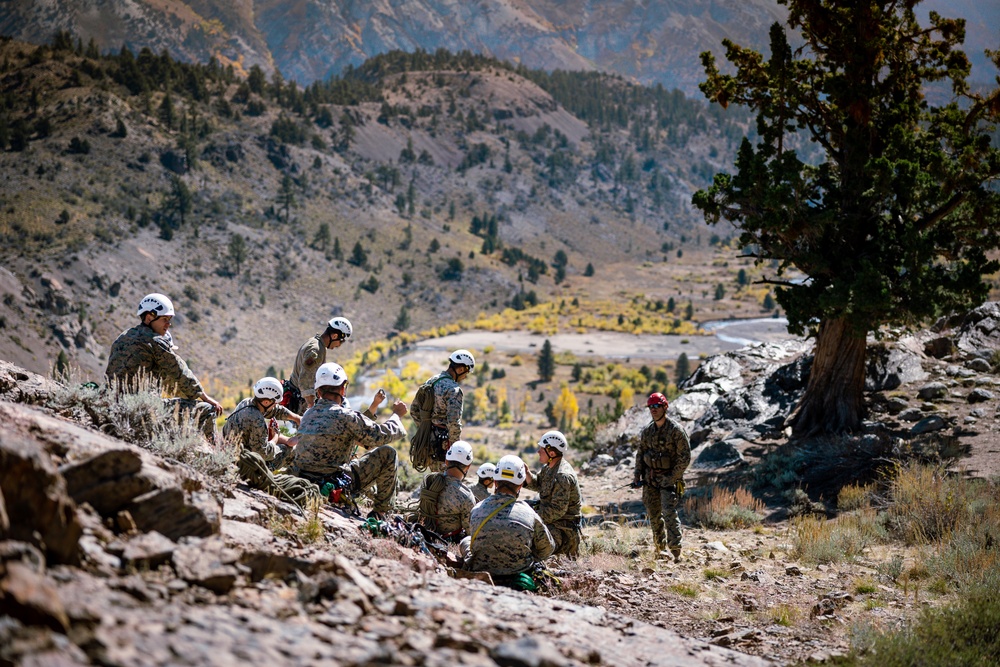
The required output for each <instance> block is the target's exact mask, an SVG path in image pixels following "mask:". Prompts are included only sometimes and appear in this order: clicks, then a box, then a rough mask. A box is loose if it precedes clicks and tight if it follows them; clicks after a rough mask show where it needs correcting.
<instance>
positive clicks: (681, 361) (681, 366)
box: [675, 352, 691, 384]
mask: <svg viewBox="0 0 1000 667" xmlns="http://www.w3.org/2000/svg"><path fill="white" fill-rule="evenodd" d="M690 375H691V362H690V361H689V360H688V356H687V352H681V356H679V357H677V373H676V376H675V377H676V378H677V384H680V383H681V382H684V380H687V379H688V377H689V376H690Z"/></svg>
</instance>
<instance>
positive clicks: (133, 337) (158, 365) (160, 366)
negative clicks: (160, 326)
mask: <svg viewBox="0 0 1000 667" xmlns="http://www.w3.org/2000/svg"><path fill="white" fill-rule="evenodd" d="M104 374H105V375H106V376H107V378H108V384H112V383H116V384H117V386H118V387H119V388H120V389H125V390H129V389H134V384H133V383H134V381H135V379H136V376H138V375H140V374H144V375H147V376H149V377H150V379H152V380H155V381H158V382H159V383H160V385H161V388H162V390H163V391H164V392H165V393H167V394H169V395H170V396H174V397H177V398H185V399H189V400H196V399H198V397H199V396H200V395H201V394H202V393H204V390H203V389H202V388H201V383H200V382H198V378H196V377H195V376H194V373H192V372H191V369H190V368H188V365H187V364H186V363H184V360H183V359H181V358H180V357H178V356H177V355H176V354H174V351H173V349H172V346H171V343H170V341H169V340H167V339H166V338H165V337H164V336H157V335H156V332H154V331H153V330H152V329H150V328H149V327H147V326H145V325H143V324H139V325H137V326H134V327H132V328H131V329H129V330H127V331H123V332H121V333H120V334H119V335H118V338H116V339H115V342H114V343H112V345H111V353H110V354H109V355H108V368H107V370H106V371H104Z"/></svg>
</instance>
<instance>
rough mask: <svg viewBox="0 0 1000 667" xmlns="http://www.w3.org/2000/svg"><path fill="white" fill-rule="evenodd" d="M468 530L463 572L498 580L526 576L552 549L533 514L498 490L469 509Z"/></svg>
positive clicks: (537, 518) (544, 531) (514, 497)
mask: <svg viewBox="0 0 1000 667" xmlns="http://www.w3.org/2000/svg"><path fill="white" fill-rule="evenodd" d="M500 508H502V509H500ZM497 510H499V511H497ZM494 512H496V514H494ZM491 515H492V516H491ZM469 529H470V531H471V532H470V533H469V537H467V538H466V539H465V540H463V541H462V552H463V555H465V556H466V557H467V558H466V563H465V568H466V569H467V570H471V571H473V572H489V573H490V574H491V575H493V576H500V577H503V576H510V575H516V574H519V573H521V572H529V571H530V570H532V568H533V566H534V564H535V563H540V562H542V561H543V560H545V559H546V558H548V557H549V556H551V555H552V551H553V549H554V548H555V545H554V544H553V542H552V535H550V534H549V530H548V528H546V527H545V523H544V522H543V521H542V518H541V517H540V516H538V514H536V513H535V510H533V509H531V507H529V506H528V504H527V503H525V502H523V501H521V500H517V498H516V496H512V495H509V494H508V493H505V492H503V491H501V490H500V489H499V488H498V489H497V492H496V493H494V494H493V495H492V496H490V497H489V498H487V499H486V500H484V501H483V502H481V503H479V504H478V505H476V506H475V507H474V508H472V516H471V517H470V520H469ZM473 536H475V539H472V537H473Z"/></svg>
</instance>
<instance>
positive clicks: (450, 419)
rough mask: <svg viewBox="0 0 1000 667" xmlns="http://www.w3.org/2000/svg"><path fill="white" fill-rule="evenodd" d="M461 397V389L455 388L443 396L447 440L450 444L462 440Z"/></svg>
mask: <svg viewBox="0 0 1000 667" xmlns="http://www.w3.org/2000/svg"><path fill="white" fill-rule="evenodd" d="M463 396H464V394H463V393H462V388H461V387H455V389H454V390H452V391H451V392H449V393H448V395H447V396H445V403H446V405H447V410H446V412H445V419H446V420H447V423H448V440H449V441H451V442H455V441H456V440H461V439H462V401H463Z"/></svg>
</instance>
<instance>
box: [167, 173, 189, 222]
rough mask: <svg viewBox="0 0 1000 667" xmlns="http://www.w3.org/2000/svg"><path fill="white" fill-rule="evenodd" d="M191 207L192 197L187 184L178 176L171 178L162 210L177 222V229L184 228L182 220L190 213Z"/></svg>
mask: <svg viewBox="0 0 1000 667" xmlns="http://www.w3.org/2000/svg"><path fill="white" fill-rule="evenodd" d="M193 205H194V196H193V195H192V194H191V190H190V189H189V188H188V186H187V183H185V182H184V180H183V179H182V178H181V177H180V176H176V175H175V176H171V178H170V192H169V193H168V195H167V197H166V200H165V201H164V208H165V209H166V213H167V214H168V215H169V216H170V217H171V218H172V219H174V220H176V221H177V226H178V227H183V226H184V218H185V216H187V214H188V213H190V212H191V208H192V207H193Z"/></svg>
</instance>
